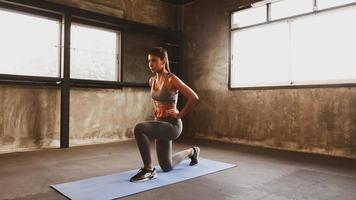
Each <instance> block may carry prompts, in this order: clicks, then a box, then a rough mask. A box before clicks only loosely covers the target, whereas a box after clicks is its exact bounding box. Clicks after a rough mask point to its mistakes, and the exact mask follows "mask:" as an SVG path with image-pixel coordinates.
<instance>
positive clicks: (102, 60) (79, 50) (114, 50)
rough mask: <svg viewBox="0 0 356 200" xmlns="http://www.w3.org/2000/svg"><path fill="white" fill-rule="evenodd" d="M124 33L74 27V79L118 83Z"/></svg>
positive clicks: (72, 46) (72, 49) (72, 59)
mask: <svg viewBox="0 0 356 200" xmlns="http://www.w3.org/2000/svg"><path fill="white" fill-rule="evenodd" d="M120 48H121V35H120V32H117V31H114V30H109V29H102V28H97V27H91V26H86V25H82V24H76V23H72V26H71V58H70V61H71V68H70V76H71V78H79V79H91V80H105V81H118V80H119V77H120V74H119V72H120V70H119V69H120V67H119V66H120V57H121V55H120V54H119V52H120Z"/></svg>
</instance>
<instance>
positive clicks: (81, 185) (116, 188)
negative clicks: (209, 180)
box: [50, 157, 237, 200]
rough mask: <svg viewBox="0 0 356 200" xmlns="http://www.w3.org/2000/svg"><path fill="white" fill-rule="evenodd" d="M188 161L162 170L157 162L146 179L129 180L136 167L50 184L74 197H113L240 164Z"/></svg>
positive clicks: (65, 194) (71, 197)
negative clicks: (150, 177) (149, 177)
mask: <svg viewBox="0 0 356 200" xmlns="http://www.w3.org/2000/svg"><path fill="white" fill-rule="evenodd" d="M189 162H190V159H186V160H183V161H182V162H181V163H179V164H178V165H177V166H175V168H173V170H171V171H169V172H163V171H162V169H161V168H160V167H159V165H157V166H155V167H156V170H157V178H155V179H151V180H148V181H144V182H136V183H133V182H130V178H131V176H133V175H135V174H136V173H137V171H138V170H139V168H137V169H133V170H130V171H125V172H120V173H115V174H110V175H104V176H97V177H92V178H88V179H83V180H79V181H73V182H68V183H61V184H56V185H50V187H52V188H53V189H55V190H56V191H58V192H59V193H61V194H63V195H64V196H66V197H68V198H70V199H74V200H77V199H79V200H80V199H85V200H91V199H95V200H110V199H117V198H121V197H125V196H128V195H132V194H135V193H139V192H143V191H147V190H150V189H154V188H158V187H162V186H166V185H169V184H173V183H177V182H181V181H184V180H188V179H191V178H195V177H199V176H202V175H206V174H210V173H213V172H217V171H221V170H225V169H228V168H232V167H235V166H237V165H235V164H229V163H224V162H219V161H214V160H209V159H205V158H202V157H199V163H198V164H197V165H194V166H189Z"/></svg>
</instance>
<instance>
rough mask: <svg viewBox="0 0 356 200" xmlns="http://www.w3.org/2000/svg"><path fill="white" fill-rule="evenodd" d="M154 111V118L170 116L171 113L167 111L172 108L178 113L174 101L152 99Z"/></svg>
mask: <svg viewBox="0 0 356 200" xmlns="http://www.w3.org/2000/svg"><path fill="white" fill-rule="evenodd" d="M153 102H154V112H153V115H154V117H155V118H167V117H171V115H172V114H170V113H168V112H169V110H174V111H176V113H179V112H178V110H177V108H176V105H175V103H174V102H173V103H168V102H161V101H156V100H154V101H153Z"/></svg>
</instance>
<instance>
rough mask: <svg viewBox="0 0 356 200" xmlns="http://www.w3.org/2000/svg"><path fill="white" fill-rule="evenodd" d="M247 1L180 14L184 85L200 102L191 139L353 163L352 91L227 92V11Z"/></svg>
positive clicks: (189, 121)
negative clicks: (348, 159)
mask: <svg viewBox="0 0 356 200" xmlns="http://www.w3.org/2000/svg"><path fill="white" fill-rule="evenodd" d="M247 2H248V1H240V3H237V1H234V0H221V1H219V2H218V3H217V1H216V0H196V1H195V2H194V3H192V4H189V5H186V6H185V9H184V18H185V20H184V32H185V34H186V36H187V40H188V41H187V53H188V60H187V67H186V74H187V76H188V84H189V85H190V86H191V87H192V88H193V89H194V90H195V91H196V92H197V94H198V95H199V97H200V102H199V104H198V105H197V106H196V107H195V108H194V109H193V110H192V112H191V113H189V115H187V116H186V119H185V120H184V121H185V123H186V124H185V127H186V128H185V132H186V133H188V134H189V135H190V136H194V137H202V138H210V139H213V140H221V141H227V142H235V143H244V144H251V145H258V146H266V147H272V148H281V149H288V150H293V151H304V152H313V153H322V154H329V155H338V156H345V157H353V158H356V88H352V87H351V88H344V87H340V88H310V89H266V90H258V89H251V90H233V91H229V90H228V59H229V58H228V56H229V55H228V36H229V28H228V26H229V10H232V9H236V8H237V6H239V5H242V4H244V3H247Z"/></svg>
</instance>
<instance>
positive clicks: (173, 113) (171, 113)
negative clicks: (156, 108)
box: [166, 109, 182, 119]
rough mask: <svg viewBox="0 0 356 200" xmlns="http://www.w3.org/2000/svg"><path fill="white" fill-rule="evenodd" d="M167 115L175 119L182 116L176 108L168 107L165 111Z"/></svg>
mask: <svg viewBox="0 0 356 200" xmlns="http://www.w3.org/2000/svg"><path fill="white" fill-rule="evenodd" d="M166 113H167V115H168V116H170V117H173V118H176V119H179V118H182V116H181V115H180V114H181V113H180V112H179V111H178V110H174V109H169V110H167V111H166Z"/></svg>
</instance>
